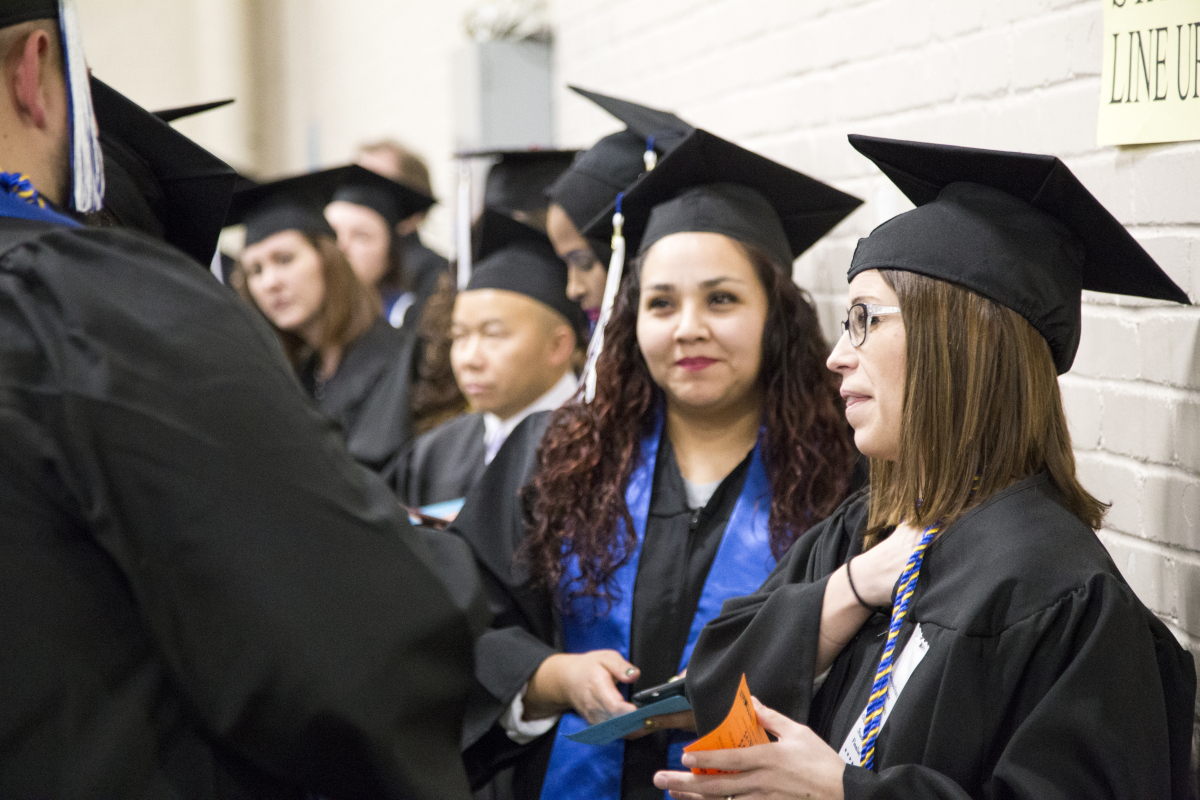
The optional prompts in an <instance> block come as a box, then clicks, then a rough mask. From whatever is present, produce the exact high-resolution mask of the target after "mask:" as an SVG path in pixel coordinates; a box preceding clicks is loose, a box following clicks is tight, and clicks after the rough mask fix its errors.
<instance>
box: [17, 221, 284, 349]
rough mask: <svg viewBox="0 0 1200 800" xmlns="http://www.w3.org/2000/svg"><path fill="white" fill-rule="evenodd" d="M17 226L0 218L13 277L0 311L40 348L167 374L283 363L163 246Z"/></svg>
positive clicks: (261, 332) (224, 292)
mask: <svg viewBox="0 0 1200 800" xmlns="http://www.w3.org/2000/svg"><path fill="white" fill-rule="evenodd" d="M15 222H19V223H20V224H13V223H14V221H12V220H7V219H0V274H2V275H7V276H9V277H10V278H11V280H8V281H5V282H3V284H2V285H0V295H8V296H9V297H10V302H9V303H0V305H7V306H8V307H9V308H10V310H13V313H14V314H17V315H18V316H20V317H22V318H24V321H23V322H21V323H18V324H19V325H24V326H25V327H27V328H29V329H30V331H31V335H35V336H36V337H37V338H38V339H40V340H44V341H42V347H43V349H60V348H61V347H63V346H64V344H65V345H66V346H67V347H68V349H70V350H72V351H84V352H86V353H88V355H85V356H84V357H85V359H88V360H95V359H105V358H109V357H110V356H111V355H112V354H113V353H116V352H127V353H131V354H132V353H136V355H133V356H131V358H133V359H135V360H138V361H141V362H142V363H149V362H161V363H164V364H165V363H170V364H171V365H173V366H172V367H171V370H172V371H175V370H185V371H186V370H189V369H190V370H196V369H211V368H212V367H213V366H214V365H217V364H224V365H226V366H229V365H230V364H236V363H241V364H246V363H247V362H248V361H253V362H255V364H256V365H257V366H255V367H247V369H251V370H260V369H263V368H265V367H267V366H270V367H271V368H278V369H279V370H283V369H284V368H285V367H286V365H285V364H283V362H282V359H281V355H282V354H281V352H280V351H279V345H278V342H277V341H275V340H274V336H273V335H272V334H271V332H270V330H269V328H267V326H266V324H265V322H263V321H262V320H261V319H257V318H256V314H255V313H254V312H253V311H251V309H250V308H249V307H248V306H247V304H246V303H244V302H243V301H242V300H241V298H239V297H238V296H237V295H236V294H235V293H234V292H231V291H230V290H229V289H228V287H226V286H223V285H222V284H221V283H220V282H219V281H217V279H216V278H215V277H214V276H213V275H212V274H211V273H210V272H208V271H207V270H205V269H204V268H203V267H202V266H201V265H200V264H198V263H197V262H195V261H193V260H192V259H190V258H188V257H187V256H185V255H184V254H183V253H180V252H179V251H177V250H175V249H174V248H172V247H170V246H169V245H166V244H164V243H162V242H159V241H157V240H154V239H152V238H150V237H148V236H144V235H142V234H138V233H134V232H130V231H126V230H122V229H117V228H70V227H67V226H63V225H47V224H44V223H27V222H24V221H15ZM17 308H19V309H21V310H20V311H16V310H15V309H17ZM34 315H36V316H37V317H38V321H37V322H34V321H33V320H32V316H34ZM46 337H50V338H53V339H54V340H55V342H57V344H52V343H50V342H49V341H48V340H47V339H46ZM252 343H253V344H254V346H248V345H251V344H252ZM189 365H190V366H189Z"/></svg>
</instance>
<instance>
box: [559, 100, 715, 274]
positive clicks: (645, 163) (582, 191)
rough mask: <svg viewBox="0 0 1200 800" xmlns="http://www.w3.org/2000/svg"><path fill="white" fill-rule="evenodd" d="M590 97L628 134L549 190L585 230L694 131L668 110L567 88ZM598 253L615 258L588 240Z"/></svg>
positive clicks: (583, 157) (596, 148) (607, 142)
mask: <svg viewBox="0 0 1200 800" xmlns="http://www.w3.org/2000/svg"><path fill="white" fill-rule="evenodd" d="M567 88H569V89H571V90H572V91H574V92H576V93H577V94H580V95H582V96H583V97H586V98H587V99H589V100H591V101H592V102H594V103H595V104H596V105H598V106H600V107H601V108H603V109H604V110H605V111H607V112H609V113H610V114H612V115H613V116H614V117H616V118H617V119H619V120H621V122H623V123H625V126H626V127H625V130H623V131H618V132H617V133H613V134H610V135H608V136H605V137H604V138H603V139H601V140H600V141H598V142H596V144H594V145H592V147H591V148H590V149H588V150H585V151H584V152H582V153H580V154H579V155H578V156H577V157H576V159H575V162H574V163H573V164H572V165H571V167H570V169H568V170H567V171H566V172H564V173H563V174H562V175H561V176H560V177H559V179H558V180H557V181H555V182H554V184H553V185H552V186H551V187H550V188H549V189H548V190H547V192H546V194H547V196H548V197H549V198H550V200H551V202H553V203H555V204H557V205H558V206H560V207H562V209H563V211H565V212H566V213H567V216H568V217H570V218H571V221H572V222H573V223H575V227H576V228H577V229H580V230H582V229H583V228H584V227H586V226H587V224H588V223H589V222H591V221H592V220H593V219H594V218H595V217H596V215H597V214H599V213H600V212H601V211H603V210H604V209H605V208H607V207H608V206H609V205H610V204H611V203H612V202H613V200H614V199H615V198H616V196H617V193H618V192H620V191H622V190H624V189H626V188H627V187H628V186H629V185H630V184H632V183H633V182H634V181H636V180H637V179H638V177H639V176H640V175H641V174H642V173H643V172H646V171H648V170H651V169H653V168H654V167H655V165H656V164H657V163H658V157H659V155H660V154H661V155H666V154H667V153H669V152H670V151H671V150H673V149H674V148H675V146H676V145H678V144H679V143H680V142H681V141H682V140H683V139H684V137H686V136H687V135H688V134H690V133H691V132H692V131H693V130H695V128H693V127H692V126H691V125H689V124H688V123H686V122H684V121H683V120H681V119H680V118H679V117H677V116H675V115H674V114H672V113H670V112H668V111H659V110H658V109H654V108H649V107H647V106H643V105H639V104H638V103H632V102H630V101H628V100H621V99H618V98H616V97H609V96H608V95H603V94H600V93H598V92H591V91H588V90H586V89H580V88H579V87H577V86H569V87H567ZM589 242H590V243H591V245H592V248H593V249H594V250H595V251H596V254H597V255H598V256H599V257H600V258H601V259H604V260H606V261H607V260H608V259H609V258H611V256H612V253H611V251H610V250H609V249H608V245H607V240H606V239H598V238H592V239H590V240H589Z"/></svg>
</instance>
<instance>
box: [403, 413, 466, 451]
mask: <svg viewBox="0 0 1200 800" xmlns="http://www.w3.org/2000/svg"><path fill="white" fill-rule="evenodd" d="M483 427H484V425H483V414H459V415H458V416H457V417H451V418H450V419H448V420H446V421H445V422H443V423H442V424H441V425H438V426H437V427H436V428H433V429H432V430H428V431H425V433H422V434H421V435H420V436H418V437H417V438H416V439H414V440H413V444H412V450H413V452H414V453H418V452H431V451H435V450H438V449H439V447H440V446H441V445H443V444H445V443H447V442H450V441H455V440H458V439H460V438H462V437H463V436H467V435H470V434H471V433H472V432H473V431H475V429H477V428H478V429H479V430H483Z"/></svg>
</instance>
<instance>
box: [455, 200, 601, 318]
mask: <svg viewBox="0 0 1200 800" xmlns="http://www.w3.org/2000/svg"><path fill="white" fill-rule="evenodd" d="M473 238H474V239H475V248H474V249H475V259H474V262H475V269H474V270H473V271H472V273H471V279H470V281H468V283H467V286H466V288H465V289H464V291H468V292H470V291H474V290H476V289H503V290H505V291H509V292H517V293H518V294H523V295H525V296H526V297H530V298H533V299H534V300H537V301H538V302H540V303H542V304H544V305H546V306H549V307H550V308H551V309H553V310H554V311H556V312H557V313H558V314H559V315H560V316H562V317H563V318H564V319H566V320H567V322H569V323H570V324H571V327H572V328H573V329H574V330H575V334H576V336H577V337H578V341H580V342H582V341H583V340H584V338H585V332H586V331H587V317H586V316H585V315H584V313H583V309H582V308H580V307H579V303H576V302H575V301H574V300H572V299H570V298H569V297H567V265H566V264H565V263H563V261H562V259H560V258H559V257H558V256H557V255H556V254H555V252H554V247H553V246H552V245H551V244H550V238H549V237H548V236H546V234H545V233H543V232H542V231H539V230H538V229H537V228H533V227H531V226H529V225H526V224H524V223H523V222H518V221H517V220H515V219H513V218H512V217H510V216H508V215H507V214H503V213H501V212H499V211H496V210H494V209H490V208H486V207H485V208H484V210H483V214H482V215H481V216H480V218H479V220H478V221H477V222H476V223H475V226H474V231H473Z"/></svg>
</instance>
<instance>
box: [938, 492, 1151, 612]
mask: <svg viewBox="0 0 1200 800" xmlns="http://www.w3.org/2000/svg"><path fill="white" fill-rule="evenodd" d="M926 565H927V568H928V570H929V572H928V575H929V576H930V577H931V578H932V579H933V580H931V581H930V583H929V586H928V587H927V588H928V590H929V591H928V592H927V595H926V597H925V604H926V605H927V607H928V608H930V609H931V610H933V609H940V611H937V612H935V613H937V614H938V616H940V617H944V618H945V619H943V622H945V623H946V624H947V625H948V626H950V627H956V628H964V627H966V628H971V629H972V630H973V632H974V633H978V634H980V635H987V634H989V633H994V632H998V631H1002V630H1005V629H1007V628H1008V627H1009V626H1011V625H1013V624H1015V623H1016V622H1018V621H1020V620H1023V619H1025V618H1027V617H1029V616H1031V615H1033V614H1036V613H1038V612H1039V611H1042V610H1044V609H1046V608H1048V607H1050V606H1053V605H1055V604H1057V603H1059V602H1062V601H1064V600H1069V599H1070V598H1072V597H1080V596H1084V595H1087V594H1088V593H1089V592H1095V591H1096V590H1098V589H1107V590H1109V591H1118V592H1126V593H1128V592H1129V589H1128V585H1127V584H1126V583H1125V581H1124V579H1123V578H1122V577H1121V574H1120V571H1119V570H1118V569H1117V567H1116V565H1115V564H1114V563H1113V561H1112V558H1111V557H1110V556H1109V554H1108V551H1107V550H1106V549H1105V547H1104V545H1103V543H1102V542H1101V541H1100V539H1099V537H1097V536H1096V533H1095V532H1094V531H1093V530H1092V529H1091V528H1089V527H1088V526H1087V525H1086V524H1084V523H1083V521H1082V520H1080V519H1079V518H1078V517H1076V516H1075V515H1074V514H1072V513H1071V511H1070V510H1069V509H1068V508H1066V506H1065V505H1064V504H1063V502H1062V499H1061V497H1060V495H1059V493H1058V491H1057V490H1056V489H1055V487H1054V485H1053V483H1052V482H1051V481H1050V479H1049V477H1048V476H1047V475H1045V474H1039V475H1035V476H1032V477H1030V478H1026V479H1024V480H1022V481H1019V482H1017V483H1016V484H1014V485H1012V486H1010V487H1008V488H1007V489H1005V490H1003V491H1001V492H998V493H997V494H996V495H995V496H993V497H991V498H989V499H988V500H986V501H985V502H983V503H981V504H980V505H979V506H977V507H976V508H974V509H972V510H971V511H969V512H968V513H967V514H965V515H964V516H963V517H962V518H961V519H959V520H958V521H957V522H955V523H954V524H953V525H951V526H950V527H949V528H947V530H946V532H945V534H944V535H943V536H942V537H941V538H939V539H938V540H937V541H935V542H934V544H933V545H931V546H930V548H929V552H928V554H927V560H926ZM923 577H925V576H924V575H923Z"/></svg>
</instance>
